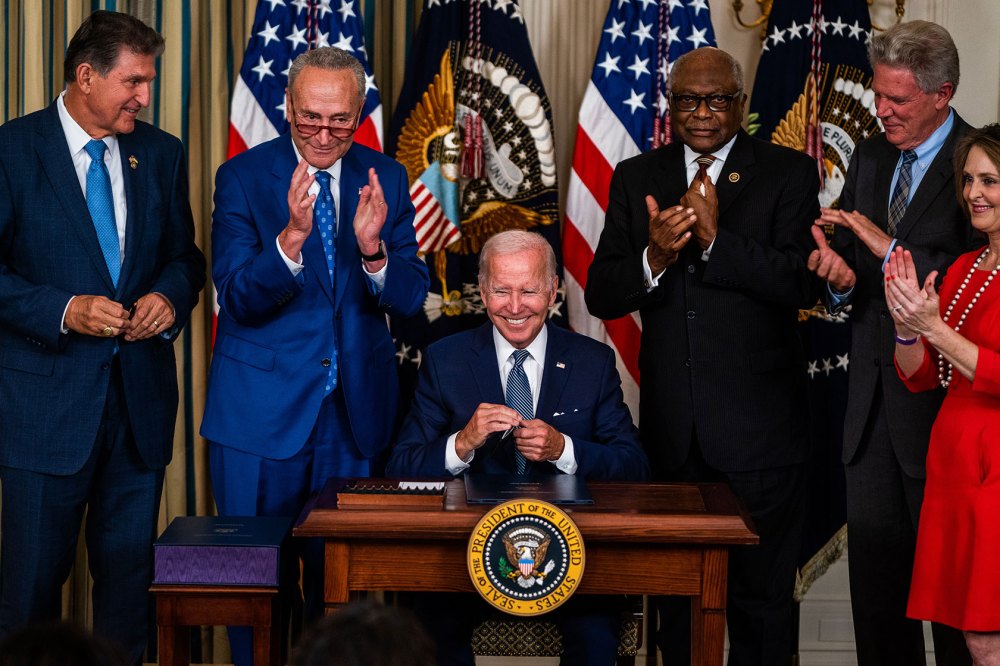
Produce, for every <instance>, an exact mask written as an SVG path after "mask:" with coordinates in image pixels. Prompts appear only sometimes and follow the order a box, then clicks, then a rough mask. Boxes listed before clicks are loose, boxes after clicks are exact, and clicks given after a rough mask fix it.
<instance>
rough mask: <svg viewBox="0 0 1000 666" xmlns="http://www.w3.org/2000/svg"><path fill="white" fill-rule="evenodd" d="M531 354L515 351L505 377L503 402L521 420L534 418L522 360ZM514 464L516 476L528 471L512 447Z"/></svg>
mask: <svg viewBox="0 0 1000 666" xmlns="http://www.w3.org/2000/svg"><path fill="white" fill-rule="evenodd" d="M530 355H531V354H529V353H528V350H527V349H515V350H514V353H513V354H511V357H513V359H514V367H513V368H511V369H510V373H509V374H508V375H507V395H506V397H505V402H506V403H507V406H508V407H511V408H512V409H516V410H517V413H518V414H520V415H521V418H523V419H533V418H535V408H534V407H532V400H531V386H529V385H528V375H526V374H524V360H525V359H526V358H528V357H529V356H530ZM514 464H515V466H516V467H517V473H518V474H524V473H525V471H527V469H528V461H527V459H526V458H525V457H524V456H523V455H521V452H520V451H518V450H517V447H514Z"/></svg>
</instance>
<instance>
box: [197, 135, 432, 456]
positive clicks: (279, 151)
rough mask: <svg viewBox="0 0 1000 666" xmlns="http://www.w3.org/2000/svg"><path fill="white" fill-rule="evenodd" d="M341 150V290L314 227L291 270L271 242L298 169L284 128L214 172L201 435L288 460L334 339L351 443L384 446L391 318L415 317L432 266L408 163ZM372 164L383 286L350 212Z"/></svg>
mask: <svg viewBox="0 0 1000 666" xmlns="http://www.w3.org/2000/svg"><path fill="white" fill-rule="evenodd" d="M341 159H342V168H341V178H340V206H341V210H340V224H339V227H338V230H337V246H336V248H337V252H336V275H335V284H336V292H335V293H334V290H333V289H332V288H331V284H330V278H329V274H328V268H327V264H326V259H325V258H324V256H323V249H322V245H321V243H320V238H319V232H318V231H317V230H315V229H314V230H313V234H312V235H311V236H310V237H309V238H308V239H307V241H306V243H305V245H304V246H303V248H302V263H303V264H304V266H305V268H303V270H302V272H301V273H299V275H298V276H293V275H292V273H291V271H289V269H288V267H287V266H286V265H285V263H284V261H283V260H282V258H281V255H280V253H279V250H278V248H277V245H276V243H275V239H276V238H277V236H278V234H279V233H280V232H281V230H282V229H284V227H285V226H286V225H287V224H288V187H289V184H290V183H291V177H292V171H293V170H294V169H295V166H296V159H295V152H294V150H293V147H292V141H291V138H290V137H289V136H282V137H278V138H277V139H274V140H272V141H269V142H267V143H263V144H261V145H259V146H256V147H254V148H253V149H251V150H248V151H246V152H244V153H241V154H240V155H238V156H236V157H234V158H233V159H231V160H229V161H228V162H226V163H225V164H223V165H222V166H221V167H220V168H219V171H218V173H217V174H216V183H215V212H214V213H213V215H212V220H213V222H212V277H213V279H214V281H215V287H216V290H217V292H218V299H219V323H218V330H217V333H216V340H215V349H214V352H213V356H212V366H211V370H210V374H209V388H208V398H207V401H206V404H205V417H204V420H203V421H202V426H201V434H202V435H203V436H204V437H206V438H207V439H209V440H211V441H213V442H216V443H218V444H222V445H224V446H227V447H231V448H235V449H239V450H241V451H246V452H249V453H252V454H255V455H259V456H263V457H266V458H272V459H285V458H288V457H290V456H292V455H294V454H295V453H296V452H298V451H299V450H300V449H301V448H302V446H303V445H304V444H305V442H306V440H307V439H308V437H309V434H310V432H311V431H312V428H313V425H314V424H315V423H316V418H317V415H318V414H319V408H320V403H321V402H322V400H323V394H324V388H325V384H326V382H325V379H326V376H327V372H328V369H327V366H326V365H325V364H324V360H325V359H330V358H331V357H332V354H333V349H334V344H336V348H337V360H338V365H339V379H338V390H340V391H342V392H343V397H344V400H345V402H346V405H347V412H348V416H349V419H350V428H351V431H352V433H353V435H354V440H355V442H356V443H357V445H358V447H359V448H360V450H361V452H362V453H363V454H365V455H366V456H374V455H375V454H377V453H378V452H379V451H381V450H382V449H384V448H385V447H386V446H387V445H388V443H389V439H390V437H391V433H392V429H393V425H394V419H395V414H396V407H397V403H398V397H397V394H398V379H397V376H396V365H395V353H396V349H395V346H394V345H393V342H392V337H391V336H390V335H389V329H388V326H387V324H386V315H389V316H392V317H400V316H402V317H405V316H410V315H413V314H415V313H416V312H417V311H418V310H419V309H420V307H421V305H422V304H423V301H424V298H425V297H426V295H427V289H428V285H429V278H428V272H427V266H426V265H425V264H424V262H423V260H422V259H420V258H419V257H417V243H416V238H415V236H414V231H413V215H414V210H413V204H412V203H411V202H410V196H409V187H408V183H407V178H406V171H405V170H404V169H403V167H402V165H400V164H399V163H398V162H396V161H395V160H393V159H391V158H389V157H386V156H385V155H383V154H381V153H378V152H376V151H373V150H371V149H369V148H366V147H364V146H361V145H358V144H354V145H353V146H351V148H350V150H348V151H347V153H346V154H345V155H344V157H343V158H341ZM369 167H374V168H375V170H376V172H377V173H378V176H379V181H380V183H381V184H382V188H383V190H384V191H385V199H386V204H387V206H388V213H387V217H386V222H385V226H384V227H383V228H382V234H381V236H382V240H383V242H384V243H385V248H386V254H387V256H388V267H387V270H386V276H385V286H384V288H383V289H382V291H381V293H379V294H376V293H375V291H374V288H373V286H372V285H371V282H370V280H369V279H368V278H367V277H366V276H365V275H364V271H363V268H362V263H361V254H360V251H359V250H358V243H357V239H356V238H355V235H354V228H353V226H352V221H353V219H354V213H355V211H356V209H357V203H358V191H359V189H360V188H361V187H362V186H364V185H365V184H367V182H368V169H369Z"/></svg>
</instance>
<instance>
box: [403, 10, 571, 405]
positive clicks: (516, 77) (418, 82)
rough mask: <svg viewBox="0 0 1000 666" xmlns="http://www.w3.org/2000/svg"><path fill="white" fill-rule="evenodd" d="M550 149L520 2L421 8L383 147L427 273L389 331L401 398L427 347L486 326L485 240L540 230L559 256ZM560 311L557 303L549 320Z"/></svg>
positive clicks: (546, 112)
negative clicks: (420, 300) (398, 174)
mask: <svg viewBox="0 0 1000 666" xmlns="http://www.w3.org/2000/svg"><path fill="white" fill-rule="evenodd" d="M553 139H554V137H553V131H552V112H551V109H550V107H549V102H548V98H547V97H546V95H545V89H544V87H543V86H542V81H541V78H540V77H539V74H538V67H537V65H536V64H535V58H534V56H533V54H532V52H531V45H530V43H529V42H528V33H527V30H526V28H525V25H524V19H523V17H522V16H521V10H520V5H519V4H518V1H517V0H472V1H471V2H469V1H468V0H426V1H425V3H424V7H423V12H422V13H421V16H420V25H419V27H418V28H417V33H416V36H415V37H414V39H413V44H412V47H411V49H410V54H409V59H408V61H407V65H406V76H405V78H404V80H403V88H402V91H401V92H400V97H399V103H398V104H397V105H396V111H395V113H394V115H393V119H392V126H391V131H390V136H389V139H388V144H387V148H388V152H389V154H391V155H393V156H395V158H396V159H397V160H399V161H400V162H401V163H402V164H403V165H404V166H405V167H406V170H407V173H408V175H409V181H410V196H411V198H412V199H413V204H414V207H415V208H416V216H415V218H414V222H413V224H414V228H415V231H416V236H417V242H418V246H419V252H420V254H421V255H422V256H423V257H424V260H425V261H426V262H427V264H428V266H429V268H430V273H431V288H430V291H429V292H428V294H427V298H426V301H425V303H424V311H423V314H422V315H418V316H416V317H412V318H410V319H407V320H404V321H396V320H393V322H392V326H393V335H394V337H395V338H396V344H397V349H398V353H397V359H398V362H399V370H400V379H401V383H402V385H403V391H404V395H405V394H406V393H407V392H409V391H412V387H413V385H414V382H415V379H416V372H417V368H418V367H419V365H420V361H421V358H422V353H423V349H424V348H425V347H426V346H427V345H428V344H430V343H431V342H433V341H434V340H437V339H439V338H441V337H444V336H445V335H448V334H450V333H454V332H457V331H460V330H463V329H467V328H471V327H473V326H477V325H479V324H480V323H482V322H484V321H485V320H486V315H485V313H486V311H485V307H484V305H483V301H482V297H481V295H480V293H479V286H478V280H477V275H478V259H479V250H480V249H481V248H482V245H483V243H484V242H485V241H486V240H487V239H488V238H489V237H490V236H492V235H493V234H495V233H497V232H499V231H503V230H507V229H526V230H531V231H535V232H538V233H540V234H542V235H543V236H545V237H546V238H547V239H548V240H549V242H550V243H551V244H552V246H553V248H554V249H555V250H556V254H557V256H558V254H559V224H558V221H559V207H558V188H557V184H556V161H555V142H554V140H553ZM561 310H562V295H561V294H560V295H559V297H558V298H557V301H556V303H555V305H554V306H553V307H552V308H551V309H550V312H549V314H550V317H559V315H560V313H561Z"/></svg>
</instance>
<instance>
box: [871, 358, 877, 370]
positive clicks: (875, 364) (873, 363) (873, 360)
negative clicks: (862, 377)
mask: <svg viewBox="0 0 1000 666" xmlns="http://www.w3.org/2000/svg"><path fill="white" fill-rule="evenodd" d="M872 365H874V366H875V367H876V368H877V367H878V359H877V358H873V359H872Z"/></svg>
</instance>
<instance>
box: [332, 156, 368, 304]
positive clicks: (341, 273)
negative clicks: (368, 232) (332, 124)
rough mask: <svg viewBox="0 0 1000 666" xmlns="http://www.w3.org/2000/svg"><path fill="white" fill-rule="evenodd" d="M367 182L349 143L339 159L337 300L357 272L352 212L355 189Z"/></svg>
mask: <svg viewBox="0 0 1000 666" xmlns="http://www.w3.org/2000/svg"><path fill="white" fill-rule="evenodd" d="M367 183H368V171H367V169H365V168H364V167H363V166H362V165H361V164H360V163H359V162H358V159H357V151H356V150H354V146H351V148H350V150H348V151H347V154H346V155H344V156H343V157H342V158H341V165H340V211H338V212H339V217H340V222H339V224H338V225H337V301H336V302H337V303H340V302H341V299H343V297H344V291H345V290H346V289H347V284H348V283H349V282H350V281H351V279H352V278H353V276H354V275H355V274H357V270H355V266H354V264H356V263H358V262H360V261H361V258H360V255H359V254H358V252H357V251H356V250H355V249H354V248H356V247H357V246H358V241H357V239H356V238H355V236H354V213H355V212H356V211H357V209H358V191H359V190H360V188H362V187H363V186H364V185H366V184H367Z"/></svg>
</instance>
